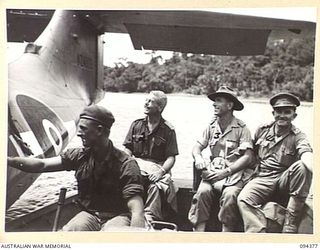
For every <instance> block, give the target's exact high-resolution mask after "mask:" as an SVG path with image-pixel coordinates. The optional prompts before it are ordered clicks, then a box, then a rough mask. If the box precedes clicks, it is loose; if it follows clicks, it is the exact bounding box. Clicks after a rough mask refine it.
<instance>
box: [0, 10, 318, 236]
mask: <svg viewBox="0 0 320 250" xmlns="http://www.w3.org/2000/svg"><path fill="white" fill-rule="evenodd" d="M5 20H6V40H7V41H6V63H7V69H8V72H7V77H8V78H7V80H8V82H7V90H8V93H7V95H8V97H7V104H6V105H7V155H6V170H5V171H4V173H5V175H6V183H5V185H4V186H5V192H4V193H5V211H2V213H4V214H5V216H4V220H5V221H4V222H3V224H4V232H5V233H25V232H41V233H42V232H52V234H60V233H64V232H80V231H81V232H89V231H90V232H91V231H99V232H101V231H102V232H105V234H104V235H108V232H112V233H114V232H125V233H129V234H130V233H132V232H140V233H141V234H139V236H137V237H138V238H139V239H142V241H143V239H145V240H147V241H148V237H149V236H151V235H152V234H150V233H156V235H157V236H156V237H161V235H164V234H167V233H168V232H170V233H171V234H170V235H176V236H179V237H180V236H181V235H184V236H185V235H187V236H186V237H187V238H189V239H196V238H195V237H197V236H199V237H212V239H211V240H210V241H212V242H214V241H215V239H217V238H218V237H224V236H226V235H227V236H228V235H229V236H234V237H241V236H242V235H248V234H250V235H251V236H254V237H269V236H270V237H271V236H274V235H283V236H284V237H292V234H297V235H309V236H314V235H315V232H316V229H315V221H314V216H315V214H314V209H313V207H314V199H313V197H314V195H315V196H317V195H318V194H317V192H318V190H316V189H315V188H314V180H315V178H314V176H313V166H314V165H315V164H314V161H313V154H314V151H315V148H314V147H315V146H314V144H315V136H314V102H313V100H314V96H315V93H314V89H315V80H314V79H315V70H314V67H315V62H316V60H315V58H316V56H315V48H316V21H317V8H315V7H277V8H275V7H274V8H270V7H269V8H267V7H266V8H229V9H227V8H198V9H197V8H193V9H190V8H187V9H186V8H181V9H178V8H172V9H156V8H155V9H149V8H148V9H142V8H140V9H138V8H135V9H132V8H130V9H125V8H123V9H120V8H117V9H101V8H97V9H94V8H92V9H88V8H87V9H73V8H69V9H58V8H57V9H53V8H52V9H50V8H48V9H47V8H46V9H45V8H21V9H20V8H6V9H5ZM159 233H160V234H159ZM148 235H149V236H148ZM261 235H263V236H261ZM80 237H81V236H80ZM82 237H83V236H82ZM107 237H112V236H111V234H109V236H107ZM173 237H174V236H173ZM180 239H182V238H180ZM291 239H292V238H291ZM150 241H151V238H150V239H149V241H148V242H150Z"/></svg>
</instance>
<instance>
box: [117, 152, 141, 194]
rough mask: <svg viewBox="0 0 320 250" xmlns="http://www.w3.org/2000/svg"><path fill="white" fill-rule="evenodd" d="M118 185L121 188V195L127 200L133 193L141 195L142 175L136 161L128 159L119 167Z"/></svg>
mask: <svg viewBox="0 0 320 250" xmlns="http://www.w3.org/2000/svg"><path fill="white" fill-rule="evenodd" d="M120 185H121V188H122V197H123V199H125V200H127V199H130V198H131V197H133V196H135V195H140V196H142V194H143V184H142V176H141V174H140V169H139V166H138V164H137V162H136V161H135V160H134V159H132V158H131V159H129V160H127V161H126V162H124V163H123V165H122V167H121V175H120Z"/></svg>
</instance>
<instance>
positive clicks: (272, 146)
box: [254, 122, 312, 176]
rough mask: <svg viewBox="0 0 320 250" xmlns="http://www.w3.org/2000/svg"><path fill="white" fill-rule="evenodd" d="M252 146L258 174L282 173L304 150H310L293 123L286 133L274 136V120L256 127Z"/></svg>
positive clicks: (303, 136) (302, 134) (306, 141)
mask: <svg viewBox="0 0 320 250" xmlns="http://www.w3.org/2000/svg"><path fill="white" fill-rule="evenodd" d="M254 146H255V152H256V155H257V156H258V160H259V163H260V166H259V169H258V170H259V175H260V176H262V175H263V176H266V175H272V174H278V173H282V172H283V171H285V170H286V169H287V168H288V167H290V166H291V165H292V164H293V163H294V162H296V161H298V160H300V158H301V155H302V154H303V153H304V152H312V148H311V146H310V144H309V141H308V140H307V137H306V135H305V134H304V133H302V132H301V131H300V130H299V129H298V128H296V127H295V126H294V125H292V127H291V130H290V131H289V132H288V133H286V134H284V135H282V136H281V137H276V135H275V123H274V122H272V123H270V124H266V125H262V126H260V127H259V128H258V129H257V132H256V133H255V136H254Z"/></svg>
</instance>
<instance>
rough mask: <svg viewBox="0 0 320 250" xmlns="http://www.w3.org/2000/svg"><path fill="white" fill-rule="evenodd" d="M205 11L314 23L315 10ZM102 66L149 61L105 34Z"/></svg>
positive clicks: (18, 49)
mask: <svg viewBox="0 0 320 250" xmlns="http://www.w3.org/2000/svg"><path fill="white" fill-rule="evenodd" d="M201 10H205V11H215V12H223V13H233V14H240V15H251V16H262V17H271V18H280V19H290V20H304V21H311V22H316V14H317V13H316V8H311V7H310V8H300V7H299V8H254V9H253V8H237V9H232V8H228V9H221V8H219V9H201ZM104 41H105V47H104V65H106V66H111V67H112V66H115V63H117V62H124V61H126V60H127V61H133V62H137V63H147V62H149V61H150V59H151V55H148V54H147V53H148V52H150V51H148V50H144V51H141V50H134V48H133V45H132V43H131V40H130V37H129V35H128V34H114V33H106V34H105V36H104ZM24 47H25V45H21V44H20V45H18V44H16V43H15V44H12V43H9V44H8V46H7V48H8V61H9V62H10V61H12V60H14V59H15V58H17V57H18V56H19V55H21V53H23V50H24ZM155 55H156V56H157V55H161V56H162V58H163V60H165V59H168V58H170V57H171V55H172V52H169V51H157V52H156V54H155Z"/></svg>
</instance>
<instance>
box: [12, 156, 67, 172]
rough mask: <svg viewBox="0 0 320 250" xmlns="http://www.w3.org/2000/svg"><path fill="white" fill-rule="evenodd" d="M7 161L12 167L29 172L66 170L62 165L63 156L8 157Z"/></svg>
mask: <svg viewBox="0 0 320 250" xmlns="http://www.w3.org/2000/svg"><path fill="white" fill-rule="evenodd" d="M7 163H8V166H10V167H13V168H17V169H19V170H21V171H25V172H29V173H44V172H56V171H62V170H64V168H63V167H62V159H61V156H56V157H52V158H45V159H39V158H26V157H8V159H7Z"/></svg>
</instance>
